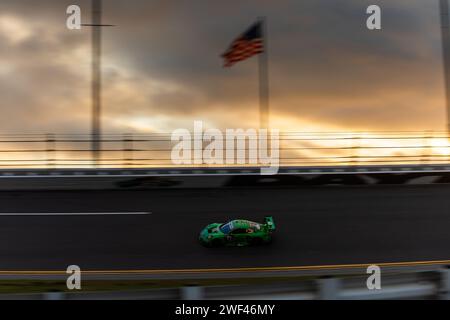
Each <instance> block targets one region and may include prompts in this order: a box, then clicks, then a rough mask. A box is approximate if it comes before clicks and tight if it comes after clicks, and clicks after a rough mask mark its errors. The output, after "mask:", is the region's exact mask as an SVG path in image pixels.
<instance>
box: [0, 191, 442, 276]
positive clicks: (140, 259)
mask: <svg viewBox="0 0 450 320" xmlns="http://www.w3.org/2000/svg"><path fill="white" fill-rule="evenodd" d="M0 203H1V208H0V211H1V212H2V213H7V214H10V213H43V212H46V213H70V212H72V213H91V212H118V213H121V212H124V213H125V212H151V214H148V215H92V216H91V215H82V216H78V215H73V216H72V215H50V216H24V215H20V216H11V215H6V216H5V215H0V270H65V268H67V266H68V265H71V264H76V265H79V266H80V267H81V268H82V269H83V270H87V269H90V270H129V269H192V268H235V267H271V266H273V267H278V266H310V265H329V264H353V263H382V262H405V261H427V260H444V259H450V186H449V185H438V186H436V185H428V186H405V185H403V186H364V187H309V188H298V189H233V190H231V189H227V190H163V191H155V190H147V191H146V190H140V191H136V190H134V191H131V190H130V191H98V192H96V191H89V192H70V191H66V192H65V191H60V192H43V191H42V192H2V193H0ZM267 214H271V215H273V216H274V218H275V222H276V224H277V227H278V229H277V233H276V238H275V241H274V243H273V244H272V245H270V246H261V247H251V248H217V249H207V248H203V247H202V246H200V245H199V244H198V242H197V235H198V232H199V231H200V229H202V227H203V226H205V225H206V224H208V223H211V222H225V221H227V220H229V219H233V218H246V219H250V220H255V221H262V219H263V217H264V215H267Z"/></svg>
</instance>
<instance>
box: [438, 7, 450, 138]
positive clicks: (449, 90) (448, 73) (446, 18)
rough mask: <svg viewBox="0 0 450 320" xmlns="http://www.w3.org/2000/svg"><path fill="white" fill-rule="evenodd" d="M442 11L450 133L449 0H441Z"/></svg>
mask: <svg viewBox="0 0 450 320" xmlns="http://www.w3.org/2000/svg"><path fill="white" fill-rule="evenodd" d="M439 9H440V13H441V36H442V57H443V62H444V81H445V103H446V112H447V128H446V129H447V133H448V134H449V133H450V19H449V3H448V0H439Z"/></svg>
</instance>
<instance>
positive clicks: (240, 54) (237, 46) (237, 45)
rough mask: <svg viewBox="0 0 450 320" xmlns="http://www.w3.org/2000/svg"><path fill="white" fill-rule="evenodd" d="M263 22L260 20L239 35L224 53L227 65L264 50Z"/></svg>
mask: <svg viewBox="0 0 450 320" xmlns="http://www.w3.org/2000/svg"><path fill="white" fill-rule="evenodd" d="M262 24H263V22H262V21H258V22H256V23H255V24H254V25H252V26H251V27H250V28H249V29H248V30H247V31H245V32H244V33H243V34H242V35H241V36H239V37H238V38H237V39H236V40H234V41H233V43H232V44H231V45H230V47H229V48H228V50H227V51H226V52H225V53H224V54H223V55H222V57H223V58H224V59H225V65H224V66H225V67H231V66H232V65H233V64H235V63H236V62H239V61H242V60H245V59H247V58H250V57H251V56H254V55H256V54H260V53H263V52H264V42H263V26H262Z"/></svg>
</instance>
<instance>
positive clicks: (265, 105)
mask: <svg viewBox="0 0 450 320" xmlns="http://www.w3.org/2000/svg"><path fill="white" fill-rule="evenodd" d="M258 20H259V22H260V23H261V32H262V39H263V45H264V46H263V48H264V50H263V52H262V53H261V54H259V58H258V64H259V66H258V73H259V128H260V129H269V125H270V124H269V59H268V54H269V46H268V35H267V18H266V17H260V18H258Z"/></svg>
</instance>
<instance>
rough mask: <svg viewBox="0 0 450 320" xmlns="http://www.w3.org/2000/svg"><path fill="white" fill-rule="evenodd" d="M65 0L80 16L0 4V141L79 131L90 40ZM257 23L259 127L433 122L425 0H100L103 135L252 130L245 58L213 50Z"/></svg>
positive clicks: (432, 37) (434, 18)
mask: <svg viewBox="0 0 450 320" xmlns="http://www.w3.org/2000/svg"><path fill="white" fill-rule="evenodd" d="M71 4H77V5H79V6H80V7H81V9H82V20H83V22H89V20H90V1H89V0H68V1H66V0H53V1H50V0H40V1H39V2H37V1H35V0H1V3H0V95H1V99H0V111H1V114H2V117H0V126H1V132H0V133H18V132H27V133H47V132H54V133H87V132H89V125H90V114H91V113H90V110H91V109H90V107H91V104H90V48H91V47H90V36H91V33H90V30H89V28H83V29H82V30H68V29H67V28H66V25H65V23H66V18H67V15H66V8H67V6H69V5H71ZM370 4H378V5H380V6H381V8H382V10H383V16H382V27H383V29H382V30H381V31H369V30H367V28H366V26H365V25H366V18H367V15H366V13H365V11H366V8H367V7H368V6H369V5H370ZM258 16H267V18H268V21H269V27H268V28H269V46H270V48H269V61H270V83H271V84H270V90H271V123H272V127H276V128H280V129H281V130H285V131H344V132H345V131H354V130H358V131H376V130H389V131H394V130H395V131H397V130H398V131H399V130H443V129H444V128H445V104H444V90H443V74H442V59H441V43H440V26H439V11H438V0H277V1H274V0H242V1H211V0H195V1H194V0H176V1H173V0H158V1H157V0H130V1H125V0H104V23H110V24H115V25H116V26H115V27H110V28H104V33H103V35H104V38H103V53H104V54H103V62H104V65H103V76H104V78H103V83H104V90H103V110H104V113H103V128H104V131H105V132H109V133H116V132H153V131H158V132H170V131H172V130H173V129H176V128H191V127H192V125H193V121H194V120H203V121H204V122H205V126H207V127H217V128H238V127H242V128H247V127H257V126H258V119H259V118H258V113H257V112H258V82H257V59H255V58H252V59H249V60H247V61H244V62H241V63H239V64H237V65H235V66H234V67H233V68H230V69H224V68H222V64H223V62H222V60H221V57H220V54H221V53H223V52H224V51H225V49H226V48H227V46H228V45H229V43H230V42H231V41H232V40H233V38H235V37H236V36H237V35H238V34H240V33H241V32H242V31H244V30H245V29H246V28H247V27H248V26H249V25H250V24H251V23H252V22H253V21H254V20H255V19H256V17H258Z"/></svg>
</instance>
